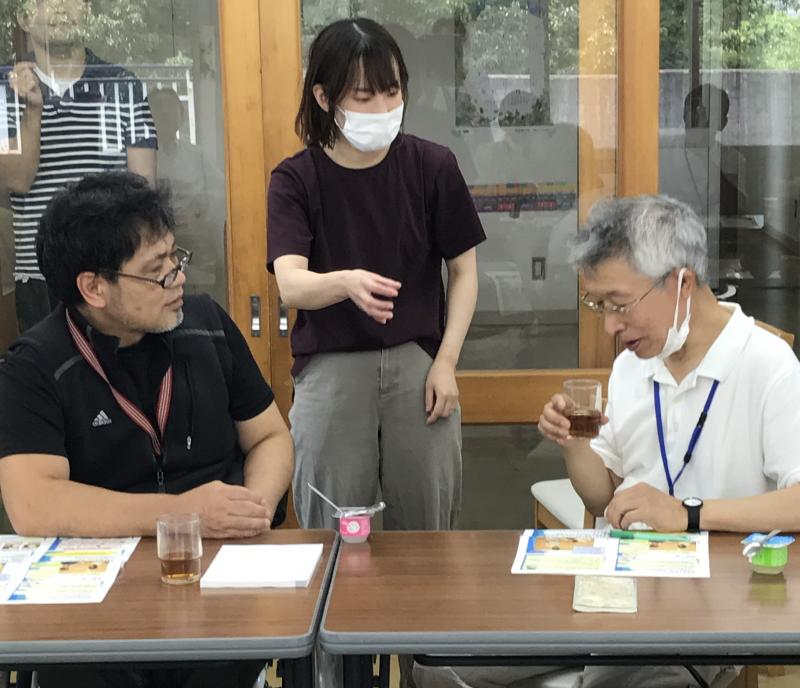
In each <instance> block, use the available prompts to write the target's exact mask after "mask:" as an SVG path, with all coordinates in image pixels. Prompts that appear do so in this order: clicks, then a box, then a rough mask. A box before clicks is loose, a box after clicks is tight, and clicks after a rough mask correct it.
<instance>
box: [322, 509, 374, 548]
mask: <svg viewBox="0 0 800 688" xmlns="http://www.w3.org/2000/svg"><path fill="white" fill-rule="evenodd" d="M383 507H384V504H383V502H381V503H380V504H376V505H375V506H370V507H363V506H343V507H340V509H339V511H337V512H336V513H335V514H334V516H335V517H336V518H338V519H339V534H340V535H341V536H342V540H344V541H345V542H350V543H358V542H366V540H367V538H368V537H369V534H370V533H371V532H372V517H373V516H374V515H375V514H376V513H377V512H378V511H381V510H382V509H383Z"/></svg>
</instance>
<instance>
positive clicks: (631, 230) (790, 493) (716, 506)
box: [539, 197, 800, 686]
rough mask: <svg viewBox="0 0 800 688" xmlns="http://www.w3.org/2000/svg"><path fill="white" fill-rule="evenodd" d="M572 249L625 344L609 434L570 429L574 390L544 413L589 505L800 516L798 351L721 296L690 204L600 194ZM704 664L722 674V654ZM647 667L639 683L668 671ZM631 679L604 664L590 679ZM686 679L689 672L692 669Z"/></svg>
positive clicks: (772, 523)
mask: <svg viewBox="0 0 800 688" xmlns="http://www.w3.org/2000/svg"><path fill="white" fill-rule="evenodd" d="M573 259H574V263H575V264H576V265H577V266H578V268H579V270H580V272H581V275H582V276H583V279H584V284H585V287H586V289H587V291H588V295H587V296H585V297H584V298H583V301H584V303H585V304H587V305H590V306H591V307H592V308H593V309H594V310H597V311H600V312H603V313H604V318H605V327H606V331H607V332H608V333H609V334H611V335H614V336H617V337H618V338H619V339H620V341H621V342H622V344H623V345H624V346H625V349H626V351H624V352H623V353H622V354H621V355H620V356H619V357H618V358H617V360H616V361H615V362H614V367H613V370H612V373H611V379H610V382H609V389H608V406H607V416H608V418H606V419H605V425H604V427H603V428H602V430H601V432H600V436H599V437H598V438H597V439H595V440H592V441H591V443H590V442H588V441H583V440H577V439H572V438H571V437H570V436H569V421H568V420H567V418H566V416H565V415H564V411H565V409H566V407H567V401H566V399H565V398H564V397H563V396H562V395H556V396H554V397H553V399H552V400H551V401H550V402H549V403H548V404H547V405H546V406H545V408H544V411H543V412H542V416H541V418H540V421H539V429H540V431H541V432H542V434H543V435H544V436H545V437H548V438H550V439H552V440H555V441H557V442H558V443H559V444H560V445H561V446H562V447H563V450H564V456H565V458H566V463H567V469H568V471H569V476H570V479H571V480H572V483H573V485H574V487H575V489H576V491H577V492H578V494H580V496H581V498H582V499H583V501H584V503H585V504H586V506H587V508H588V509H589V510H590V511H591V512H592V513H594V514H595V515H596V516H602V515H603V514H605V515H606V517H607V518H608V520H609V521H610V522H611V524H612V525H613V526H614V527H615V528H628V527H630V526H631V525H632V524H634V523H644V524H646V525H647V526H650V527H651V528H654V529H656V530H660V531H683V530H687V529H688V530H698V529H700V528H702V529H703V530H727V531H747V530H764V531H768V530H771V529H772V528H780V529H783V530H789V531H795V530H798V529H800V484H798V483H800V459H798V457H797V452H796V450H795V442H796V438H797V436H798V433H800V404H798V403H797V400H798V399H800V363H798V361H797V358H796V357H795V355H794V353H793V352H792V350H791V349H790V348H789V347H788V346H787V345H786V343H785V342H783V341H782V340H780V339H779V338H778V337H776V336H774V335H772V334H770V333H768V332H766V331H765V330H764V329H762V328H760V327H757V326H756V325H755V323H754V321H753V319H752V318H748V317H746V316H745V315H744V314H743V313H742V311H741V310H740V308H739V307H738V306H737V305H734V304H720V303H718V302H717V300H716V298H715V297H714V294H713V293H712V292H711V289H710V288H709V286H708V284H707V281H706V274H707V265H708V256H707V247H706V234H705V231H704V228H703V226H702V224H701V223H700V221H699V219H698V218H697V216H696V215H695V213H694V212H693V211H692V210H691V208H689V207H688V206H687V205H685V204H684V203H681V202H679V201H675V200H672V199H669V198H666V197H641V198H628V199H617V200H615V201H610V202H606V203H602V204H600V205H598V206H596V207H595V208H594V210H593V211H592V214H591V216H590V218H589V221H588V228H587V229H586V230H585V231H583V232H581V233H580V234H579V236H578V238H577V240H576V242H575V244H574V250H573ZM698 418H699V420H698ZM698 670H699V671H701V673H706V674H708V678H709V679H710V678H712V677H713V674H714V671H718V670H719V667H713V668H710V669H706V668H698ZM642 671H643V672H644V673H642V674H637V676H638V679H639V680H638V683H636V685H640V684H645V683H647V679H648V678H652V677H653V676H654V675H658V676H659V677H661V676H662V674H661V673H660V672H661V671H662V670H661V669H655V668H645V669H643V670H642ZM653 672H658V673H655V674H654V673H653ZM619 679H620V675H619V674H618V673H616V674H615V673H614V672H613V671H610V670H608V669H599V668H597V669H594V668H593V669H588V670H587V672H586V674H585V676H584V683H583V685H584V686H587V685H591V686H596V685H603V686H604V685H609V686H611V685H619V684H620V683H619ZM674 680H675V683H674V684H675V685H681V686H682V685H685V684H686V681H687V680H688V676H687V675H686V672H685V669H683V668H677V669H676V670H675V672H674ZM627 681H628V679H625V682H626V684H627ZM658 685H659V686H662V685H663V686H666V685H672V683H669V682H668V681H667V682H659V684H658Z"/></svg>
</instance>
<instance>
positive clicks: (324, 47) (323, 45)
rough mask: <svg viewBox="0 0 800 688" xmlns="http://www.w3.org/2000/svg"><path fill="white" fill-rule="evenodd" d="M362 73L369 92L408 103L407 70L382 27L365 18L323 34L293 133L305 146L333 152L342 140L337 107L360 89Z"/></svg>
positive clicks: (339, 23) (314, 50)
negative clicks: (319, 94) (321, 98)
mask: <svg viewBox="0 0 800 688" xmlns="http://www.w3.org/2000/svg"><path fill="white" fill-rule="evenodd" d="M362 69H363V77H364V85H365V86H366V87H367V88H369V89H371V90H373V91H374V92H375V93H383V92H384V91H388V90H390V89H393V88H399V89H400V91H401V92H402V94H403V100H404V101H407V100H408V70H407V69H406V63H405V62H404V61H403V54H402V53H401V52H400V48H399V47H398V45H397V41H395V40H394V38H392V35H391V34H390V33H389V32H388V31H387V30H386V29H384V28H383V27H382V26H381V25H380V24H378V22H376V21H373V20H372V19H366V18H363V17H357V18H355V19H340V20H339V21H335V22H333V23H332V24H328V26H326V27H325V28H323V29H322V30H321V31H320V32H319V34H318V35H317V37H316V38H315V39H314V42H313V43H312V44H311V49H310V50H309V54H308V69H307V70H306V78H305V81H304V83H303V95H302V98H301V100H300V109H299V110H298V112H297V118H296V119H295V131H296V132H297V135H298V136H299V137H300V139H301V140H302V141H303V143H304V144H305V145H306V146H326V147H329V148H331V147H333V145H334V143H335V142H336V138H337V136H338V130H337V126H336V122H334V116H335V114H336V107H335V106H336V104H337V103H339V102H340V101H341V100H342V98H344V96H345V95H346V94H347V92H348V91H349V90H350V89H352V88H354V87H355V86H357V85H358V83H359V81H360V80H361V76H362ZM395 69H396V70H397V71H395ZM398 77H399V78H400V82H399V83H398V81H397V79H398ZM315 84H321V85H322V88H323V90H324V91H325V97H326V98H327V99H328V103H330V107H329V108H328V112H325V111H324V110H323V109H322V108H321V107H320V106H319V105H318V104H317V101H316V98H314V85H315Z"/></svg>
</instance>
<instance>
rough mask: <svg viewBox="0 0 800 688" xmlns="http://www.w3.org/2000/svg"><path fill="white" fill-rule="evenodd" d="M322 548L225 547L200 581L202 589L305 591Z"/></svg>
mask: <svg viewBox="0 0 800 688" xmlns="http://www.w3.org/2000/svg"><path fill="white" fill-rule="evenodd" d="M321 556H322V544H321V543H320V544H314V545H223V546H222V547H220V550H219V552H218V553H217V556H216V557H214V561H212V562H211V566H209V567H208V570H207V571H206V572H205V574H204V575H203V577H202V578H201V579H200V587H201V588H305V587H307V586H308V584H309V583H310V582H311V578H312V577H313V575H314V571H315V569H316V568H317V564H318V563H319V560H320V557H321Z"/></svg>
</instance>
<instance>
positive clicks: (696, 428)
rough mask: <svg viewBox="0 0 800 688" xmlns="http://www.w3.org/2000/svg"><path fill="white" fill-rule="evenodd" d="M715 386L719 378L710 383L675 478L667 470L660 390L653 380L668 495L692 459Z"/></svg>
mask: <svg viewBox="0 0 800 688" xmlns="http://www.w3.org/2000/svg"><path fill="white" fill-rule="evenodd" d="M717 387H719V380H714V384H713V385H711V391H710V392H709V393H708V398H707V399H706V405H705V406H704V407H703V412H702V413H701V414H700V418H698V419H697V425H695V426H694V432H693V433H692V439H690V440H689V448H688V449H687V450H686V454H685V455H684V457H683V466H681V470H680V471H678V475H676V476H675V480H673V479H672V474H671V473H670V471H669V461H668V460H667V445H666V443H665V442H664V425H663V423H662V421H661V392H660V387H659V384H658V383H657V382H655V381H653V399H654V401H655V405H656V428H657V429H658V446H659V448H660V449H661V463H663V464H664V475H666V476H667V487H669V496H670V497H674V496H675V483H677V482H678V479H679V478H680V477H681V476H682V475H683V471H684V470H686V466H688V465H689V462H690V461H691V460H692V454H693V453H694V448H695V447H696V446H697V441H698V440H699V439H700V433H701V432H703V426H704V425H705V424H706V418H708V410H709V409H710V408H711V402H712V401H714V395H715V394H716V392H717Z"/></svg>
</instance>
